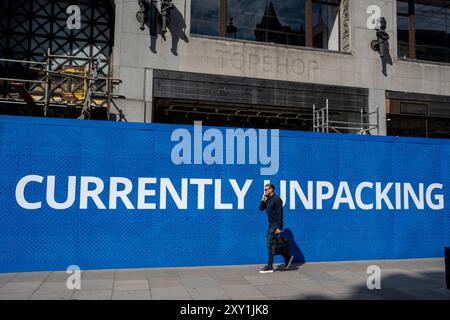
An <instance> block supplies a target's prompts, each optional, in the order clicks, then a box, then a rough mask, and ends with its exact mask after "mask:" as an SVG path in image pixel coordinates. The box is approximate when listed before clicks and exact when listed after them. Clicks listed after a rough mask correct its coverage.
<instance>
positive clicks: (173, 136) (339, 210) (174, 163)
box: [0, 116, 450, 272]
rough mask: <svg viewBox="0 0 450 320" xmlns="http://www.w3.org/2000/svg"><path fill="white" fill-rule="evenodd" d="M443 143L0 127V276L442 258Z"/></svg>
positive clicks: (161, 129) (121, 126)
mask: <svg viewBox="0 0 450 320" xmlns="http://www.w3.org/2000/svg"><path fill="white" fill-rule="evenodd" d="M449 159H450V141H448V140H435V139H413V138H397V137H375V136H357V135H338V134H320V133H307V132H290V131H277V130H269V131H268V130H257V129H233V128H210V127H202V126H200V125H196V126H177V125H163V124H137V123H115V122H100V121H80V120H68V119H45V118H27V117H7V116H0V160H1V164H2V165H1V166H0V176H1V179H0V205H1V211H2V212H1V213H0V272H13V271H37V270H65V269H67V268H68V267H69V266H71V265H76V266H79V267H80V268H81V269H106V268H138V267H173V266H206V265H231V264H264V263H265V262H266V258H267V248H266V244H265V241H266V231H267V216H266V213H265V212H260V211H259V203H260V200H261V196H262V193H263V186H264V184H265V183H266V182H268V181H271V182H273V183H274V185H275V186H276V193H277V194H278V195H280V196H281V198H282V199H283V201H284V227H285V231H284V234H285V236H286V237H287V238H288V239H289V240H290V246H291V250H292V252H293V254H294V255H295V257H296V260H297V261H308V262H311V261H342V260H371V259H396V258H430V257H442V256H443V248H444V246H449V245H450V215H449V209H448V207H447V202H448V201H450V200H449V199H450V198H449V197H450V194H449V188H448V183H449V179H450V165H449Z"/></svg>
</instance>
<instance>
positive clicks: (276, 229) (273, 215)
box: [259, 183, 294, 273]
mask: <svg viewBox="0 0 450 320" xmlns="http://www.w3.org/2000/svg"><path fill="white" fill-rule="evenodd" d="M264 209H265V210H266V212H267V218H268V220H269V229H268V230H267V249H268V255H269V260H268V263H267V265H266V266H265V267H264V268H263V269H262V270H260V271H259V272H260V273H270V272H273V258H274V257H273V254H272V250H271V243H272V240H273V239H274V238H276V237H277V236H278V235H279V234H280V233H281V231H282V230H283V201H282V200H281V199H280V198H279V197H278V196H277V195H276V194H275V186H274V185H273V184H271V183H268V184H266V185H265V186H264V195H263V198H262V200H261V203H260V205H259V210H261V211H262V210H264ZM283 258H284V267H285V268H286V269H289V267H290V266H291V263H292V260H293V259H294V256H293V255H291V254H289V255H286V256H283Z"/></svg>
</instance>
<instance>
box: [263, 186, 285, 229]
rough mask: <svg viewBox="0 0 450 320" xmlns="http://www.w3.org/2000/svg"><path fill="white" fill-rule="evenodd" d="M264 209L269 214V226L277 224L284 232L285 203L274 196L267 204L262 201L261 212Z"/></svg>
mask: <svg viewBox="0 0 450 320" xmlns="http://www.w3.org/2000/svg"><path fill="white" fill-rule="evenodd" d="M264 209H265V210H266V212H267V218H268V219H269V224H276V225H277V228H278V229H280V230H283V201H282V200H281V199H280V198H279V197H278V196H277V195H275V194H274V195H273V196H272V197H271V198H268V199H267V200H266V202H264V201H261V203H260V204H259V210H261V211H262V210H264Z"/></svg>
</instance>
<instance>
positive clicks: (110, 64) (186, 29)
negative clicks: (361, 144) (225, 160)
mask: <svg viewBox="0 0 450 320" xmlns="http://www.w3.org/2000/svg"><path fill="white" fill-rule="evenodd" d="M166 17H169V19H168V20H166V19H165V18H166ZM381 17H383V18H384V19H385V21H386V30H385V31H386V33H387V35H388V36H389V39H388V40H386V41H383V42H382V43H383V44H384V50H380V49H378V51H375V50H374V48H372V45H373V41H374V40H377V39H378V38H379V34H378V33H377V30H378V29H379V23H380V18H381ZM0 18H1V19H0V20H1V23H0V60H2V58H4V61H0V113H1V114H20V115H34V116H50V117H78V115H79V113H80V109H81V107H82V106H83V101H82V99H78V100H77V101H74V100H76V99H68V97H67V93H66V91H67V90H68V89H67V87H69V89H70V88H73V82H74V81H72V80H71V79H73V77H74V76H73V75H72V78H70V77H69V78H67V77H66V79H65V80H64V77H63V76H66V75H67V74H66V73H67V72H65V71H64V70H66V71H67V70H71V69H70V67H71V66H72V65H77V66H78V65H85V66H86V68H85V70H84V71H85V72H86V73H87V74H89V72H92V61H93V59H98V58H101V59H103V60H102V63H103V64H102V65H101V66H100V67H99V68H98V72H99V74H100V75H101V76H102V77H108V76H112V77H113V78H120V80H121V82H120V83H119V82H117V83H115V84H116V85H115V86H108V85H107V84H108V81H109V80H108V78H106V80H103V82H101V81H100V85H99V82H98V81H96V85H97V87H100V89H99V88H96V89H95V90H94V91H95V93H96V94H97V96H95V94H94V95H93V96H92V99H91V100H92V104H93V105H94V106H95V108H94V110H97V112H94V113H93V114H94V116H93V117H91V118H93V119H104V120H107V119H108V120H116V121H122V120H125V121H129V122H147V123H149V122H160V123H181V124H192V123H193V122H194V121H195V120H201V121H203V124H205V125H227V126H236V127H260V128H281V129H288V130H290V129H293V130H304V131H312V130H314V128H315V127H316V129H317V127H318V126H317V120H318V117H317V116H318V115H319V114H318V113H314V110H318V109H321V108H324V107H325V106H326V105H327V102H328V109H327V110H328V118H327V121H325V122H326V123H328V124H329V123H331V122H332V121H334V123H335V125H333V126H330V128H328V127H327V131H331V132H343V133H346V132H352V133H355V132H358V128H359V127H361V129H364V130H363V132H364V133H370V134H375V135H376V134H379V135H394V136H396V135H398V136H415V137H435V138H449V137H450V129H449V128H450V2H449V1H447V0H426V1H425V0H370V1H369V0H357V1H356V0H295V1H294V0H288V1H281V0H255V1H244V0H173V1H166V0H164V1H161V0H115V1H113V0H96V1H87V0H80V1H75V0H64V1H56V0H33V1H22V0H14V1H13V0H7V1H6V0H5V1H2V2H1V4H0ZM166 22H167V23H166ZM377 25H378V27H377ZM377 34H378V36H377ZM380 43H381V42H380ZM375 49H377V47H375ZM47 51H48V52H51V53H52V54H54V55H55V56H52V57H53V58H52V59H53V60H52V61H50V64H47V67H48V69H51V71H50V73H48V72H47V74H46V75H45V74H44V73H43V72H42V70H43V69H42V68H43V67H42V65H41V66H39V68H41V72H40V73H39V72H36V65H34V67H35V70H34V72H30V70H29V69H27V66H26V65H25V64H24V63H17V62H15V61H14V59H20V60H22V59H23V60H27V61H28V60H29V61H36V62H37V63H45V62H46V61H47V62H48V60H47V58H48V57H47V58H46V56H45V55H44V53H45V52H47ZM381 51H382V52H381ZM381 53H384V54H381ZM59 55H70V58H64V57H60V56H59ZM77 59H85V60H83V61H81V62H80V61H78V60H77ZM67 62H68V63H67ZM65 64H69V67H67V66H66V65H65ZM61 66H63V67H64V68H63V67H61ZM72 69H73V68H72ZM61 70H62V71H61ZM76 71H77V70H75V71H73V70H72V71H71V72H76ZM81 72H83V71H81ZM52 73H56V75H55V77H59V78H62V80H58V81H60V82H59V83H57V82H58V81H56V80H52V81H49V80H48V78H49V77H50V75H51V74H52ZM46 76H47V78H46ZM30 77H31V78H32V81H40V82H38V83H37V84H36V83H35V82H34V83H33V84H28V83H27V82H25V84H23V85H22V86H17V85H15V86H14V85H13V82H14V81H15V80H14V81H13V80H11V78H14V79H22V78H30ZM59 78H58V79H59ZM46 79H47V80H46ZM46 81H47V82H46ZM15 82H17V81H15ZM46 84H48V86H47V88H46ZM83 85H84V87H86V84H85V83H84V84H83V83H82V82H81V84H79V87H80V86H81V89H83ZM71 86H72V87H71ZM112 87H114V90H112ZM24 88H25V89H26V90H28V91H27V92H28V93H27V92H26V90H24ZM69 91H70V90H69ZM82 91H83V90H82ZM84 91H86V88H84ZM111 92H114V95H115V96H114V98H117V99H114V103H112V102H111V101H110V100H111V99H112V98H111V97H112V95H111ZM83 94H84V95H85V94H86V92H80V93H79V94H78V95H79V96H80V97H83ZM69 95H70V92H69ZM69 98H70V96H69ZM13 105H14V107H13ZM16 105H18V106H19V107H17V106H16ZM71 106H72V107H74V108H71ZM43 109H45V112H43V111H42V110H43ZM339 123H343V124H345V125H342V126H341V127H340V126H339ZM349 123H353V125H349ZM361 123H362V124H361ZM323 124H324V120H323V119H321V123H320V125H321V126H322V129H323ZM347 125H349V126H350V127H351V126H353V127H355V126H356V128H353V129H352V130H350V129H348V130H347V129H345V126H347ZM342 127H343V128H342ZM355 129H356V131H355ZM359 132H361V130H359Z"/></svg>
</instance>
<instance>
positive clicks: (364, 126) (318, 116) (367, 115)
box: [313, 99, 380, 135]
mask: <svg viewBox="0 0 450 320" xmlns="http://www.w3.org/2000/svg"><path fill="white" fill-rule="evenodd" d="M359 118H360V121H342V120H332V119H330V108H329V101H328V99H326V102H325V107H322V108H320V107H318V106H316V105H315V104H314V105H313V131H314V132H326V133H329V132H335V133H353V134H359V135H370V134H372V133H373V131H376V132H377V134H379V133H380V130H379V128H380V115H379V107H378V106H376V109H375V111H372V112H366V111H364V108H361V109H360V117H359ZM375 121H376V123H375Z"/></svg>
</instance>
